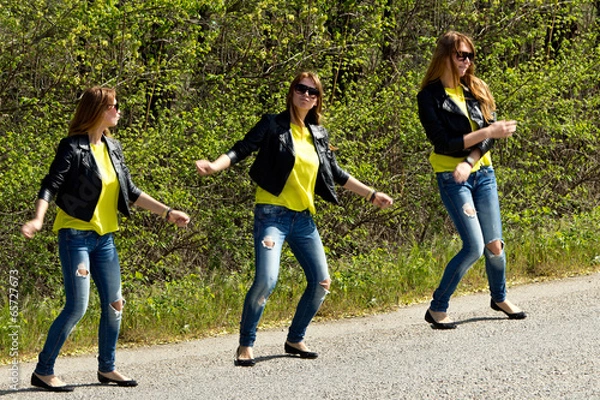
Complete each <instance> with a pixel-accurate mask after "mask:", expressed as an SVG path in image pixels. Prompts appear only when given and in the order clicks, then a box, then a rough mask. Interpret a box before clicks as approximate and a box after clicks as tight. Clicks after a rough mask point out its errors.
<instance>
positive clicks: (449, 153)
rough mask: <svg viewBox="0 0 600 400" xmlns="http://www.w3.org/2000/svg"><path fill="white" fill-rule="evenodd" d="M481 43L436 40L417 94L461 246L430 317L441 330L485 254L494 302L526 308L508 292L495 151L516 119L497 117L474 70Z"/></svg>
mask: <svg viewBox="0 0 600 400" xmlns="http://www.w3.org/2000/svg"><path fill="white" fill-rule="evenodd" d="M474 61H475V47H474V46H473V42H472V41H471V39H470V38H469V37H467V36H466V35H464V34H461V33H458V32H453V31H450V32H447V33H446V34H444V35H443V36H442V37H441V38H440V39H439V40H438V43H437V47H436V49H435V53H434V54H433V58H432V60H431V62H430V64H429V68H428V69H427V72H426V74H425V77H424V78H423V81H422V83H421V91H420V92H419V94H418V96H417V100H418V105H419V118H420V120H421V124H422V125H423V127H424V128H425V132H426V134H427V138H428V139H429V140H430V141H431V143H432V144H433V152H432V153H431V155H430V157H429V161H430V162H431V165H432V167H433V170H434V172H435V173H436V176H437V182H438V187H439V190H440V196H441V198H442V202H443V203H444V206H445V207H446V210H447V211H448V213H449V215H450V217H451V219H452V221H453V222H454V226H455V227H456V230H457V231H458V233H459V234H460V237H461V239H462V242H463V247H462V249H461V250H460V252H459V253H458V254H456V256H454V258H452V260H450V262H449V263H448V265H447V266H446V269H445V270H444V274H443V276H442V280H441V282H440V285H439V286H438V288H437V289H436V290H435V292H434V294H433V300H432V301H431V305H430V307H429V309H428V310H427V313H426V314H425V320H426V321H427V322H429V323H431V324H432V327H433V328H436V329H453V328H456V324H455V323H454V322H453V321H452V320H451V319H450V318H449V317H448V315H447V314H446V311H447V309H448V305H449V301H450V296H452V294H453V293H454V291H455V290H456V287H457V286H458V283H459V282H460V280H461V279H462V277H463V276H464V274H465V273H466V272H467V270H468V269H469V268H470V267H471V265H473V264H474V263H475V262H476V261H477V260H478V259H479V258H480V257H481V255H482V254H483V255H485V261H486V262H485V267H486V273H487V276H488V282H489V286H490V292H491V303H490V304H491V307H492V308H493V309H494V310H497V311H502V312H504V313H505V314H506V315H507V316H508V317H509V318H511V319H523V318H525V317H526V315H525V313H524V312H523V311H521V310H520V309H519V308H518V307H517V306H515V305H514V304H512V303H511V302H510V301H508V300H507V299H506V278H505V270H506V256H505V253H504V241H503V239H502V223H501V220H500V206H499V202H498V191H497V185H496V178H495V175H494V169H493V167H492V160H491V156H490V152H489V150H490V149H491V147H492V145H493V143H494V139H503V138H508V137H510V136H511V135H512V134H513V133H514V132H515V129H516V125H517V123H516V121H495V109H496V105H495V102H494V98H493V96H492V94H491V92H490V90H489V88H488V86H487V85H486V84H485V83H484V82H483V81H482V80H481V79H479V78H477V77H476V76H475V74H474V72H475V66H474Z"/></svg>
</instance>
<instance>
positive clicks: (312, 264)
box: [239, 204, 329, 347]
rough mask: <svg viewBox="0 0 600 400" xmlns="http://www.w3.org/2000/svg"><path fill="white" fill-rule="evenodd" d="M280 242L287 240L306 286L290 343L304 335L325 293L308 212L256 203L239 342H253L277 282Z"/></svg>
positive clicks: (323, 266)
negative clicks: (251, 261)
mask: <svg viewBox="0 0 600 400" xmlns="http://www.w3.org/2000/svg"><path fill="white" fill-rule="evenodd" d="M284 242H287V243H288V245H289V246H290V249H291V250H292V253H293V254H294V256H295V257H296V259H297V260H298V262H299V263H300V266H301V267H302V269H303V270H304V274H305V275H306V289H305V291H304V293H303V294H302V297H301V298H300V302H299V303H298V306H297V308H296V313H295V315H294V319H293V320H292V324H291V325H290V328H289V331H288V335H287V340H288V341H289V342H290V343H298V342H301V341H302V340H303V339H304V335H305V333H306V328H307V327H308V325H309V324H310V322H311V320H312V319H313V317H314V316H315V315H316V313H317V311H318V310H319V308H320V307H321V304H323V301H324V299H325V296H326V295H327V293H329V291H328V287H329V272H328V270H327V260H326V258H325V251H324V249H323V243H322V242H321V237H320V235H319V232H318V231H317V227H316V225H315V223H314V221H313V218H312V216H311V215H310V212H308V211H302V212H297V211H292V210H289V209H287V208H285V207H281V206H275V205H268V204H257V205H256V207H255V210H254V259H255V267H256V273H255V276H254V282H253V284H252V287H251V288H250V290H249V291H248V294H247V295H246V299H245V301H244V310H243V312H242V319H241V322H240V342H239V343H240V346H249V347H252V346H253V345H254V341H255V340H256V329H257V326H258V322H259V320H260V318H261V316H262V314H263V311H264V309H265V305H266V303H267V300H268V298H269V296H270V294H271V292H272V291H273V289H274V288H275V285H276V284H277V278H278V276H279V264H280V260H281V249H282V247H283V243H284ZM324 285H326V286H327V287H325V286H324Z"/></svg>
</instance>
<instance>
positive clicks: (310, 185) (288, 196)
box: [256, 124, 319, 214]
mask: <svg viewBox="0 0 600 400" xmlns="http://www.w3.org/2000/svg"><path fill="white" fill-rule="evenodd" d="M290 126H291V129H292V141H293V143H294V151H295V153H296V154H295V162H294V167H293V168H292V172H291V173H290V176H289V177H288V180H287V182H286V183H285V186H284V187H283V191H282V192H281V194H280V195H279V196H274V195H273V194H271V193H269V192H267V191H266V190H264V189H262V188H261V187H260V186H259V187H257V189H256V203H257V204H272V205H276V206H282V207H286V208H288V209H290V210H293V211H304V210H306V209H308V210H309V211H310V212H311V214H315V212H316V209H315V183H316V182H317V172H318V171H319V156H318V155H317V151H316V149H315V145H314V143H313V138H312V136H311V134H310V132H309V130H308V128H306V127H300V126H298V125H295V124H290Z"/></svg>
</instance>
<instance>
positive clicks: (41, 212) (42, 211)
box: [21, 199, 49, 239]
mask: <svg viewBox="0 0 600 400" xmlns="http://www.w3.org/2000/svg"><path fill="white" fill-rule="evenodd" d="M48 205H49V203H48V202H47V201H46V200H44V199H38V200H37V201H36V202H35V217H33V219H32V220H30V221H27V222H26V223H25V224H23V226H22V227H21V233H22V234H23V236H25V237H26V238H27V239H31V238H33V237H34V236H35V234H36V233H37V232H39V231H40V230H41V229H42V226H43V225H44V217H45V216H46V211H48Z"/></svg>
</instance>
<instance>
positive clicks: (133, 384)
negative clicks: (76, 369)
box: [98, 372, 138, 387]
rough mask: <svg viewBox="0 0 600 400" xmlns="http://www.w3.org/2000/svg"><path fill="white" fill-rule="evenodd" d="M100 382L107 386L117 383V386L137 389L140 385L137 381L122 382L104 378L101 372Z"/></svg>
mask: <svg viewBox="0 0 600 400" xmlns="http://www.w3.org/2000/svg"><path fill="white" fill-rule="evenodd" d="M98 381H99V382H100V383H107V384H108V383H116V384H117V386H124V387H135V386H137V385H138V383H137V382H136V381H134V380H133V379H128V380H125V381H121V380H117V379H112V378H109V377H107V376H104V375H102V374H101V373H100V372H98Z"/></svg>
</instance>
